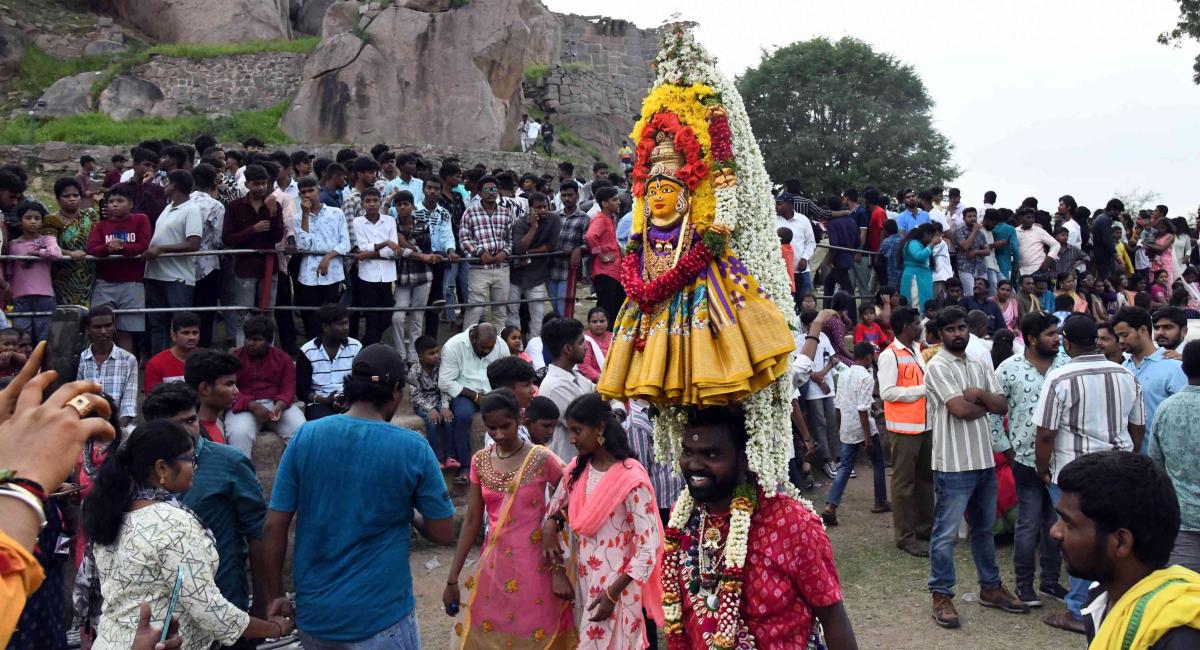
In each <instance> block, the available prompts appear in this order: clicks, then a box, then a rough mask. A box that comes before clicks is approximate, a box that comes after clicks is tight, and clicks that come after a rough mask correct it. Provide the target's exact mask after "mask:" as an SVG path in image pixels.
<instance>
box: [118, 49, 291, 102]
mask: <svg viewBox="0 0 1200 650" xmlns="http://www.w3.org/2000/svg"><path fill="white" fill-rule="evenodd" d="M307 56H308V55H307V54H303V53H298V52H266V53H262V54H240V55H238V56H230V57H220V58H212V59H200V60H192V59H178V58H171V57H159V56H156V57H154V58H153V59H151V60H150V61H149V62H148V63H144V64H142V65H139V66H137V67H135V68H133V69H132V70H131V71H130V72H129V74H130V76H133V77H137V78H139V79H142V80H144V81H149V82H151V83H153V84H154V85H156V86H158V87H159V89H161V90H162V93H163V96H164V97H166V99H168V100H171V101H174V102H175V104H176V105H177V106H178V107H179V110H180V112H195V113H233V112H235V111H254V110H260V109H264V108H269V107H271V106H273V105H275V104H278V103H279V102H282V101H288V100H290V99H291V98H292V96H293V95H294V94H295V93H296V88H298V87H299V86H300V71H301V70H302V69H303V68H304V60H305V58H306V57H307Z"/></svg>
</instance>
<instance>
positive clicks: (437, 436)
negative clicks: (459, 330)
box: [405, 335, 461, 470]
mask: <svg viewBox="0 0 1200 650" xmlns="http://www.w3.org/2000/svg"><path fill="white" fill-rule="evenodd" d="M413 347H414V348H415V349H416V353H417V363H414V364H412V365H411V366H409V368H408V377H406V378H405V379H406V381H407V382H408V385H409V386H412V405H413V412H414V413H416V414H417V415H418V416H420V418H421V419H422V420H424V421H425V437H426V438H428V439H429V446H430V447H432V448H433V453H434V455H435V456H437V459H438V465H440V466H441V467H442V469H454V470H457V469H459V468H460V467H461V465H460V464H459V462H458V461H457V460H454V459H453V458H447V457H446V456H447V452H448V451H449V449H448V446H449V444H450V441H449V438H450V435H451V428H450V427H451V423H452V422H453V421H454V414H453V413H452V412H450V397H449V396H448V395H446V393H444V392H442V390H441V389H440V388H438V367H439V366H440V365H441V363H442V349H441V347H439V346H438V343H437V340H436V339H434V338H433V337H432V336H425V335H422V336H419V337H417V340H416V341H415V342H414V343H413Z"/></svg>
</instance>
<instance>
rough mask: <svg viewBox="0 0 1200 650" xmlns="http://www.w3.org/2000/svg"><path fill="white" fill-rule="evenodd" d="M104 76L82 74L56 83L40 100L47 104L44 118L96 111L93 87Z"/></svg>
mask: <svg viewBox="0 0 1200 650" xmlns="http://www.w3.org/2000/svg"><path fill="white" fill-rule="evenodd" d="M102 76H104V73H103V72H81V73H80V74H77V75H74V76H72V77H63V78H62V79H59V80H58V81H56V82H54V85H52V86H50V87H49V88H47V89H46V92H44V93H42V96H41V97H40V98H38V99H39V101H43V102H46V108H44V109H42V110H41V115H42V117H66V116H68V115H76V114H79V113H91V112H92V111H95V110H96V102H95V100H94V99H93V98H92V85H93V84H94V83H96V81H97V80H99V79H100V77H102Z"/></svg>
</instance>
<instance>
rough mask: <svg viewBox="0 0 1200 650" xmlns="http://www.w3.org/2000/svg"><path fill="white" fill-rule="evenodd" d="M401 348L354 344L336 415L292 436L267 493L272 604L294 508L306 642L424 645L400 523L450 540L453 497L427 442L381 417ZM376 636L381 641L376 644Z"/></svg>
mask: <svg viewBox="0 0 1200 650" xmlns="http://www.w3.org/2000/svg"><path fill="white" fill-rule="evenodd" d="M404 375H405V372H404V360H403V359H401V358H400V355H399V354H397V353H396V351H395V350H394V349H392V348H391V347H389V346H387V345H383V344H375V345H370V346H367V347H366V348H363V350H362V351H361V352H359V353H358V356H356V357H355V359H354V363H353V365H352V368H351V371H350V374H349V375H348V376H347V377H346V378H345V383H344V389H345V395H346V400H347V401H348V402H349V403H350V408H349V409H348V410H347V411H346V412H345V414H343V415H333V416H330V417H326V418H321V419H320V420H316V421H311V422H308V423H307V424H305V425H304V426H302V427H300V430H299V431H297V432H296V434H295V435H294V436H293V437H292V439H291V442H290V443H289V444H288V447H287V450H286V451H284V453H283V460H282V461H280V464H279V472H278V474H276V476H275V487H274V491H273V492H272V494H271V505H270V510H269V512H268V514H267V530H266V534H265V536H264V538H265V543H266V546H267V562H266V563H267V567H266V584H267V590H268V592H269V596H270V598H269V602H270V603H271V605H270V611H271V612H272V614H284V615H291V612H292V606H291V604H290V603H289V602H288V601H287V600H285V599H283V598H281V597H282V596H283V593H284V592H283V563H284V557H285V556H286V555H287V531H288V528H289V527H290V526H291V524H292V519H293V517H294V518H295V519H296V548H295V552H294V554H293V564H294V567H293V577H294V582H295V588H296V604H295V614H296V623H297V626H298V627H300V628H302V631H301V633H300V640H301V643H302V644H303V645H304V647H305V648H329V647H338V648H341V647H360V646H361V647H371V648H374V647H385V646H384V645H383V644H382V641H383V640H385V639H386V640H387V643H388V645H386V647H388V648H393V647H399V648H405V649H409V648H412V649H414V650H415V649H416V648H420V647H421V643H420V638H419V634H418V628H417V619H416V611H415V610H416V601H415V600H414V599H413V592H412V575H411V573H410V572H409V566H408V543H409V538H410V537H411V533H410V532H409V526H410V525H411V526H413V527H415V528H416V529H417V531H418V532H419V533H421V535H422V536H424V537H425V538H427V539H429V540H430V541H432V542H434V543H436V544H444V545H450V544H452V543H453V542H454V523H453V519H452V518H453V515H454V505H453V504H451V503H450V495H449V494H448V493H447V491H446V483H445V481H444V480H443V479H442V471H441V469H440V468H439V467H438V462H437V458H435V457H434V455H433V450H432V449H431V448H430V446H429V443H427V442H426V441H425V439H424V438H423V437H421V435H420V434H418V433H416V432H415V431H410V430H408V429H401V428H400V427H397V426H395V425H392V424H390V423H389V421H390V420H391V417H392V415H393V414H394V413H395V411H396V406H397V405H398V404H399V403H400V397H401V392H402V390H403V386H404ZM376 644H379V645H378V646H377V645H376Z"/></svg>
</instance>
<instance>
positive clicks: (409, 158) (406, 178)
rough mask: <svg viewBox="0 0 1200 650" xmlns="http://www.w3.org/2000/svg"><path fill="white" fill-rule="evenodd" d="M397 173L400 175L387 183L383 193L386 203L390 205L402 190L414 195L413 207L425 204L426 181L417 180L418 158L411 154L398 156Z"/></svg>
mask: <svg viewBox="0 0 1200 650" xmlns="http://www.w3.org/2000/svg"><path fill="white" fill-rule="evenodd" d="M396 171H398V172H399V173H398V174H397V175H396V177H395V178H393V179H391V180H389V181H388V183H387V189H386V190H385V191H384V192H383V198H384V202H385V203H390V202H391V199H392V197H394V196H395V195H396V192H399V191H400V190H408V191H409V192H410V193H412V195H413V205H421V204H422V203H424V202H425V181H423V180H421V179H419V178H417V177H416V176H415V174H416V173H417V157H416V156H414V155H412V154H410V153H406V154H401V155H399V156H396Z"/></svg>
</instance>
